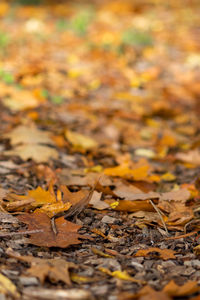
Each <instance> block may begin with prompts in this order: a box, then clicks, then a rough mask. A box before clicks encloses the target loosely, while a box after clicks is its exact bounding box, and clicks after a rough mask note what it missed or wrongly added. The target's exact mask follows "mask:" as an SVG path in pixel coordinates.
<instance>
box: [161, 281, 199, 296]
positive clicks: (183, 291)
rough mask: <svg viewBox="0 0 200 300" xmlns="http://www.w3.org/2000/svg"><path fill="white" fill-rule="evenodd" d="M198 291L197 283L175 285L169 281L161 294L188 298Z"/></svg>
mask: <svg viewBox="0 0 200 300" xmlns="http://www.w3.org/2000/svg"><path fill="white" fill-rule="evenodd" d="M198 291H200V286H199V285H198V282H197V281H190V280H189V281H187V282H186V283H185V284H183V285H181V286H180V285H177V284H176V283H175V282H174V281H173V280H171V281H170V282H169V283H168V284H167V285H166V286H165V287H164V288H163V292H165V293H166V294H168V295H169V296H173V297H185V296H190V295H192V294H194V293H196V292H198Z"/></svg>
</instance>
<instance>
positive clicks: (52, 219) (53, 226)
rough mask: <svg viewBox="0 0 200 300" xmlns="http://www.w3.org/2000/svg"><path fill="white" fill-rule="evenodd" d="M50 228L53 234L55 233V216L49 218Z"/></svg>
mask: <svg viewBox="0 0 200 300" xmlns="http://www.w3.org/2000/svg"><path fill="white" fill-rule="evenodd" d="M51 228H52V230H53V232H54V234H55V235H57V233H58V230H57V228H56V224H55V216H54V217H52V218H51Z"/></svg>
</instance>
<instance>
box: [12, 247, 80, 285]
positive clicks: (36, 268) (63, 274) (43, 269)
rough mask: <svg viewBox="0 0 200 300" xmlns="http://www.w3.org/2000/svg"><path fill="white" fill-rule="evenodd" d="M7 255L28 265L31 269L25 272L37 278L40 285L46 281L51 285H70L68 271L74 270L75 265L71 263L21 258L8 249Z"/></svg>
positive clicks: (58, 260) (29, 257)
mask: <svg viewBox="0 0 200 300" xmlns="http://www.w3.org/2000/svg"><path fill="white" fill-rule="evenodd" d="M7 255H9V256H10V257H13V258H16V259H17V260H19V261H23V262H27V263H30V264H31V267H30V268H29V269H28V270H27V273H28V274H30V275H31V276H33V277H37V278H39V280H40V282H41V283H42V284H43V283H44V282H45V280H46V279H50V281H52V282H53V283H54V282H58V281H62V282H64V283H66V284H67V285H71V280H70V275H69V269H70V268H76V265H75V264H74V263H72V262H68V261H65V260H64V259H61V258H59V259H42V258H39V257H34V256H21V255H19V254H18V253H15V252H14V251H12V250H10V249H9V250H8V251H7Z"/></svg>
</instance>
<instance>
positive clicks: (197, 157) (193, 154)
mask: <svg viewBox="0 0 200 300" xmlns="http://www.w3.org/2000/svg"><path fill="white" fill-rule="evenodd" d="M175 157H176V158H177V159H178V160H181V161H183V162H186V163H190V164H194V165H197V166H199V165H200V151H199V150H198V149H194V150H190V151H188V152H187V153H177V154H176V155H175Z"/></svg>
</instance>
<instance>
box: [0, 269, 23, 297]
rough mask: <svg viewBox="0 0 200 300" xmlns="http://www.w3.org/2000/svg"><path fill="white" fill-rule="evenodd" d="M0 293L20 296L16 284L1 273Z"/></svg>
mask: <svg viewBox="0 0 200 300" xmlns="http://www.w3.org/2000/svg"><path fill="white" fill-rule="evenodd" d="M0 293H2V294H6V295H10V294H11V295H13V296H15V297H16V298H17V297H19V294H18V293H17V288H16V286H15V285H14V284H13V283H12V281H10V279H8V278H7V277H5V276H3V275H2V274H0Z"/></svg>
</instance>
